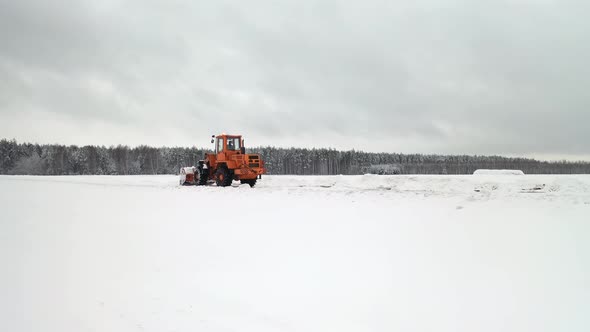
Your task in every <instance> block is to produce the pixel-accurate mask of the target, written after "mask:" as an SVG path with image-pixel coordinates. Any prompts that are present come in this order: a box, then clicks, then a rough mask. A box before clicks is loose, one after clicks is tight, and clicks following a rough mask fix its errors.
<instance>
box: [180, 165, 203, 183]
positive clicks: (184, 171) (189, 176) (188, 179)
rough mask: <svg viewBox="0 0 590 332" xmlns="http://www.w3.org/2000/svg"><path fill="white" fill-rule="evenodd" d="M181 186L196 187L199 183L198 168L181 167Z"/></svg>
mask: <svg viewBox="0 0 590 332" xmlns="http://www.w3.org/2000/svg"><path fill="white" fill-rule="evenodd" d="M179 177H180V179H179V182H180V185H181V186H187V185H196V184H197V183H198V181H199V173H198V172H197V168H196V167H194V166H193V167H181V168H180V172H179Z"/></svg>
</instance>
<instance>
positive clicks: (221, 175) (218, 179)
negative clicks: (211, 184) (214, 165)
mask: <svg viewBox="0 0 590 332" xmlns="http://www.w3.org/2000/svg"><path fill="white" fill-rule="evenodd" d="M231 181H232V174H231V173H230V171H229V169H227V167H219V168H218V169H217V172H215V183H217V186H218V187H227V186H231Z"/></svg>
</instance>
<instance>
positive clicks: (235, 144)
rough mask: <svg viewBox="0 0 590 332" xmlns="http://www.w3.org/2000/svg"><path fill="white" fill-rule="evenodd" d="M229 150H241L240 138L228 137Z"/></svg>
mask: <svg viewBox="0 0 590 332" xmlns="http://www.w3.org/2000/svg"><path fill="white" fill-rule="evenodd" d="M227 150H228V151H240V139H239V138H228V139H227Z"/></svg>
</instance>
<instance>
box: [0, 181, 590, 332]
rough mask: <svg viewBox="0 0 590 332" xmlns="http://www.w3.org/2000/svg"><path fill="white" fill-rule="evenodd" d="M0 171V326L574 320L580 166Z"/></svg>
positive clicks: (583, 246) (540, 325) (585, 249)
mask: <svg viewBox="0 0 590 332" xmlns="http://www.w3.org/2000/svg"><path fill="white" fill-rule="evenodd" d="M176 184H177V178H176V177H174V176H129V177H124V176H121V177H99V176H76V177H10V176H0V264H1V265H0V331H10V332H19V331H43V332H48V331H54V332H70V331H71V332H80V331H109V332H115V331H154V332H166V331H170V332H173V331H256V332H264V331H302V332H303V331H305V332H309V331H323V332H325V331H338V332H342V331H466V332H467V331H469V332H473V331H535V332H538V331H570V332H571V331H588V330H590V241H589V240H590V176H528V175H527V176H390V177H388V176H332V177H288V176H267V177H265V178H264V179H263V180H262V181H260V182H259V185H258V186H257V187H256V188H254V189H251V188H249V187H248V186H247V185H243V186H238V187H234V188H216V187H207V188H205V187H178V186H177V185H176Z"/></svg>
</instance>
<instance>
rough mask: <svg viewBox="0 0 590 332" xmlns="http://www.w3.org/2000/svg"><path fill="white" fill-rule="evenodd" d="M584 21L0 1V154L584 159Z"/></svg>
mask: <svg viewBox="0 0 590 332" xmlns="http://www.w3.org/2000/svg"><path fill="white" fill-rule="evenodd" d="M589 4H590V2H588V1H567V0H561V1H552V0H489V1H488V0H478V1H475V0H469V1H467V0H463V1H462V0H426V1H399V2H395V1H391V0H383V1H380V0H379V1H375V0H371V1H367V0H362V1H361V0H355V1H315V0H308V1H301V0H299V1H271V0H269V1H254V0H250V1H220V0H214V1H211V0H209V1H195V0H187V1H181V0H173V1H171V0H137V1H113V0H101V1H96V0H75V1H59V2H55V1H49V0H47V1H43V0H36V1H30V0H0V137H6V138H16V139H17V140H19V141H32V142H40V143H64V144H79V145H83V144H98V145H111V144H118V143H122V144H129V145H139V144H148V145H156V146H161V145H169V146H176V145H182V146H192V145H197V146H208V145H209V144H208V137H209V136H210V135H211V134H213V133H221V132H227V133H241V134H243V135H244V136H245V139H246V143H247V144H249V145H275V146H300V147H313V146H316V147H334V148H338V149H357V150H367V151H374V152H381V151H383V152H421V153H456V154H463V153H467V154H503V155H524V156H534V157H539V158H561V157H568V158H572V159H581V158H583V159H590V158H589V157H588V156H590V92H589V88H590V68H589V63H588V62H589V61H590V19H589V16H588V15H589V14H588V13H589V12H590V5H589Z"/></svg>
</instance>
